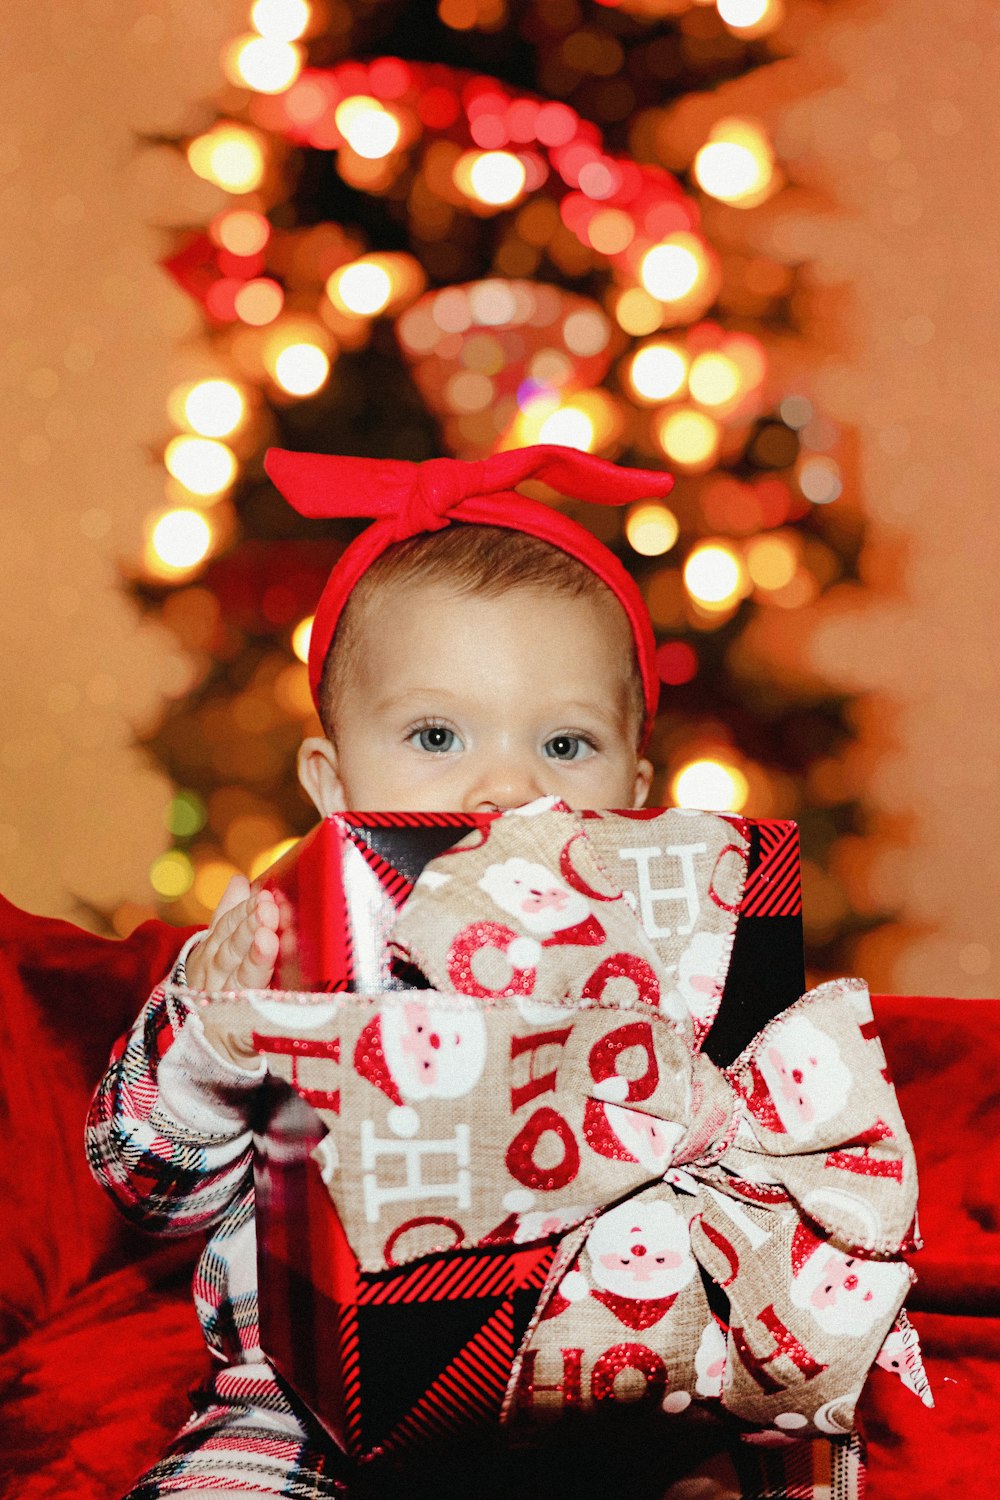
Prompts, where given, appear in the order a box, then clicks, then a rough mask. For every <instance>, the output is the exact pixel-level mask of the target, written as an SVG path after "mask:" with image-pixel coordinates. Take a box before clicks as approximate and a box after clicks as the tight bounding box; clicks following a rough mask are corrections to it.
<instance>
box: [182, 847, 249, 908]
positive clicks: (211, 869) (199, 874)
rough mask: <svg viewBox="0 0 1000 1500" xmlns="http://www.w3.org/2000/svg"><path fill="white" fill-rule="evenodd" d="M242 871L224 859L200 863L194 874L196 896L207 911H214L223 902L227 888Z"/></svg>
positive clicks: (207, 860)
mask: <svg viewBox="0 0 1000 1500" xmlns="http://www.w3.org/2000/svg"><path fill="white" fill-rule="evenodd" d="M239 874H240V871H239V869H238V868H237V867H236V865H234V864H231V863H230V862H229V860H224V859H206V860H203V861H199V863H198V865H197V866H196V868H195V873H194V882H193V886H194V895H195V897H196V899H197V900H198V901H199V902H200V903H201V905H202V906H203V907H204V908H205V910H206V911H214V910H215V908H216V907H217V906H218V904H219V902H220V901H221V900H222V897H223V894H224V893H225V889H226V886H227V885H228V884H229V882H230V881H231V880H232V878H233V876H234V875H239Z"/></svg>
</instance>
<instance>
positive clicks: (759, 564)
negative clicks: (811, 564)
mask: <svg viewBox="0 0 1000 1500" xmlns="http://www.w3.org/2000/svg"><path fill="white" fill-rule="evenodd" d="M801 551H802V548H801V545H800V544H798V538H797V537H796V538H795V539H794V540H793V538H792V537H791V536H789V535H788V534H787V533H779V532H773V533H771V534H770V535H764V536H757V537H753V538H752V539H751V540H750V541H749V542H748V543H747V550H746V563H747V572H748V573H749V574H750V577H751V578H752V579H753V581H754V583H755V584H756V585H757V587H758V588H760V589H765V590H768V591H771V590H776V589H783V588H784V587H785V586H786V584H789V583H791V581H792V579H793V578H794V577H795V574H796V571H797V570H798V566H799V557H800V556H801Z"/></svg>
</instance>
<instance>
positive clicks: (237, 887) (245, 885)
mask: <svg viewBox="0 0 1000 1500" xmlns="http://www.w3.org/2000/svg"><path fill="white" fill-rule="evenodd" d="M249 895H250V882H249V880H248V879H247V878H246V876H245V875H234V876H233V878H232V879H231V880H230V882H229V884H228V885H227V886H226V889H225V890H224V891H223V893H222V895H221V897H220V899H219V904H218V906H217V907H216V908H215V915H214V916H213V917H212V925H213V927H214V926H215V924H216V922H218V920H219V918H220V917H223V916H225V914H226V913H227V912H230V911H232V909H233V907H234V906H239V904H240V902H242V901H246V900H247V898H248V897H249Z"/></svg>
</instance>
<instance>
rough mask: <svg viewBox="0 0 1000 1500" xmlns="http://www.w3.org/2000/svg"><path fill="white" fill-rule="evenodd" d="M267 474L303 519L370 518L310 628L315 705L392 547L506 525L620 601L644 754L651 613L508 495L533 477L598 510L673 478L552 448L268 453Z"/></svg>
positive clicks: (558, 525)
mask: <svg viewBox="0 0 1000 1500" xmlns="http://www.w3.org/2000/svg"><path fill="white" fill-rule="evenodd" d="M264 467H265V468H266V470H267V472H268V474H269V475H270V477H271V479H272V480H273V481H274V483H275V485H276V486H277V487H278V489H279V490H280V491H281V493H282V494H283V495H284V497H285V499H286V500H287V501H288V502H289V503H290V504H291V505H292V506H294V508H295V509H296V510H297V511H298V512H299V514H300V515H303V516H315V517H320V516H323V517H326V516H343V517H354V516H370V517H372V519H373V520H374V522H375V524H374V526H369V528H368V529H367V531H363V532H362V533H361V535H360V536H359V537H357V538H356V539H355V540H354V541H353V542H352V543H351V545H350V546H349V547H348V548H347V550H346V551H345V552H344V554H343V556H342V557H341V558H340V560H339V562H338V563H337V564H336V566H335V567H334V569H333V571H332V572H331V574H330V577H329V578H328V579H327V582H326V586H325V588H324V589H323V593H322V596H321V598H320V601H319V604H318V605H317V607H316V618H315V620H314V622H313V628H312V640H311V642H310V646H309V684H310V687H311V688H312V694H313V700H314V701H315V703H316V705H317V707H318V706H319V688H320V679H321V677H322V674H323V667H324V664H325V662H326V657H327V653H328V651H329V649H330V644H331V642H332V640H333V634H334V631H335V630H336V628H337V621H338V620H339V619H340V616H341V613H342V611H343V608H344V605H345V604H346V603H347V600H348V596H349V595H350V593H351V590H352V589H353V588H354V585H355V584H356V583H357V582H358V580H359V579H360V578H361V576H362V574H364V573H365V572H366V571H367V570H368V568H370V567H371V565H372V563H373V562H374V561H375V559H376V558H377V557H380V556H381V554H382V553H383V552H385V551H386V549H387V548H389V547H391V546H392V545H393V543H395V542H402V541H405V540H406V539H407V538H408V537H413V536H420V535H421V534H422V533H423V532H429V531H440V530H441V529H442V528H443V527H445V526H447V525H449V524H450V523H451V522H452V521H463V522H472V523H473V524H478V525H480V526H503V527H506V528H507V530H509V531H521V532H525V533H526V534H527V535H528V536H535V537H538V538H539V539H540V540H541V541H543V542H549V543H550V544H551V545H552V546H553V547H558V548H559V549H560V550H561V551H562V552H567V553H569V555H570V557H575V558H576V559H577V561H578V562H582V563H583V564H584V565H585V566H586V567H588V568H589V569H590V570H591V572H592V573H595V574H596V575H597V577H598V578H599V579H600V580H601V582H602V583H605V584H607V586H608V588H609V589H610V590H611V592H612V593H613V594H614V595H615V597H616V598H617V599H618V601H619V603H620V604H621V606H622V608H623V609H624V611H625V613H626V615H627V616H628V621H629V624H630V626H631V627H632V635H633V638H634V640H635V651H636V657H637V659H638V663H639V672H640V675H641V677H642V691H643V699H644V702H645V706H646V712H645V718H644V722H643V731H642V743H643V745H644V746H645V743H646V741H647V740H648V738H649V732H650V730H651V728H652V724H653V719H654V717H655V716H656V707H657V701H658V699H659V690H660V684H659V678H658V675H657V671H656V660H655V652H656V642H655V640H654V637H653V627H652V624H651V622H650V618H649V611H648V610H647V608H646V605H645V603H644V601H643V598H642V595H641V594H640V592H639V589H638V586H637V585H636V582H635V580H634V578H632V576H631V575H630V574H629V573H628V572H626V570H625V568H624V567H623V566H622V564H621V563H620V562H619V561H618V559H617V557H615V555H614V553H612V552H609V551H608V549H607V547H605V546H604V545H603V544H602V543H601V542H599V541H598V540H597V538H596V537H595V536H593V535H592V533H591V532H589V531H587V530H586V529H585V528H584V527H583V526H579V525H577V523H576V522H575V521H571V520H570V519H569V517H568V516H565V515H563V513H562V512H561V511H558V510H553V509H552V508H551V507H550V506H548V505H544V504H542V503H541V502H540V501H538V500H530V499H528V497H527V496H525V495H518V494H515V493H514V489H515V486H516V485H519V484H522V483H523V482H524V481H525V480H527V479H540V480H542V481H543V482H544V483H545V484H548V485H551V486H552V488H553V489H555V490H558V491H559V492H560V493H561V494H564V495H567V496H569V497H570V498H572V499H574V500H586V501H589V502H590V503H591V504H595V505H629V504H631V503H632V502H633V501H635V500H644V499H648V498H649V497H650V496H654V495H656V496H660V495H666V494H667V493H668V492H669V491H670V489H671V487H672V485H673V482H674V481H673V476H672V475H670V474H664V473H662V472H658V471H654V470H649V469H619V468H616V467H615V465H614V464H613V463H610V462H609V461H608V460H607V459H604V458H597V457H595V456H594V454H592V453H581V452H578V451H577V449H575V448H562V447H557V446H555V445H554V444H548V445H546V446H540V447H535V448H514V449H511V450H510V451H509V452H506V453H496V454H494V455H493V456H492V457H491V458H486V459H483V460H482V461H481V462H479V463H466V462H464V461H463V460H462V459H457V458H432V459H428V460H426V461H425V462H424V463H407V462H405V461H403V460H401V459H375V458H338V457H334V456H333V455H332V454H326V453H293V452H291V451H290V450H288V449H284V448H271V449H269V450H268V452H267V454H266V455H265V458H264Z"/></svg>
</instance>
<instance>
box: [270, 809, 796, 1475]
mask: <svg viewBox="0 0 1000 1500" xmlns="http://www.w3.org/2000/svg"><path fill="white" fill-rule="evenodd" d="M657 816H658V813H657V810H653V811H651V812H644V813H641V814H631V815H628V821H627V822H626V821H625V819H622V820H621V822H622V825H623V829H624V834H623V837H622V838H621V839H620V840H619V842H620V843H621V844H622V851H621V857H620V859H619V868H618V869H617V870H616V871H615V877H616V879H619V880H620V881H621V884H622V887H623V889H625V890H626V891H627V892H628V893H629V899H630V901H631V903H632V904H633V905H634V907H635V909H636V910H638V911H639V912H641V913H642V916H643V920H644V921H645V922H646V924H647V927H649V925H650V924H652V925H653V926H655V925H656V924H657V923H659V924H665V923H667V922H668V921H669V922H671V923H673V924H675V925H676V926H677V927H678V929H679V930H684V929H683V922H684V919H685V917H686V916H690V914H691V910H692V908H691V902H692V893H693V885H692V882H693V875H692V870H691V869H690V868H689V865H690V860H691V858H692V856H690V855H687V854H685V853H684V850H683V848H681V847H680V846H679V845H670V846H669V847H663V846H662V839H661V841H660V843H659V844H658V843H657V842H656V841H655V840H652V839H650V838H647V839H646V840H645V841H644V838H643V833H644V829H645V828H648V825H649V822H650V820H651V819H653V818H655V817H657ZM490 821H491V819H490V817H488V816H486V817H477V816H464V815H459V814H355V813H345V814H343V815H342V816H338V817H334V818H328V819H326V820H324V821H323V822H322V823H321V824H319V825H318V827H317V828H316V829H314V830H313V832H312V833H311V834H310V835H308V836H307V837H306V838H305V839H303V840H302V842H301V843H300V844H299V845H298V846H297V847H296V848H295V849H294V850H292V851H291V852H290V853H289V854H288V855H286V856H285V857H284V859H283V860H281V861H280V862H279V863H278V864H277V865H276V866H274V867H273V869H272V870H270V871H269V872H267V874H266V875H265V876H264V877H263V882H262V883H263V884H264V885H266V886H267V887H268V888H269V889H271V890H272V891H273V892H274V893H275V895H276V897H277V900H278V903H279V908H280V911H281V951H280V955H279V960H278V968H277V972H276V975H275V980H274V986H275V989H276V990H281V991H299V992H301V991H309V992H311V993H312V994H317V993H320V992H323V991H326V992H330V991H343V990H357V991H360V992H363V993H365V994H373V993H378V992H380V991H383V990H388V989H392V988H409V987H411V986H412V985H413V984H414V982H415V980H416V982H417V983H421V982H425V981H421V980H420V979H419V976H414V975H413V974H412V973H406V972H401V971H400V970H399V969H398V968H395V969H394V966H393V963H392V961H391V959H390V953H389V949H388V945H387V936H388V932H389V929H390V926H391V924H392V921H393V919H394V917H395V915H396V913H397V911H398V909H399V908H400V906H401V905H402V904H403V902H404V901H405V899H406V897H407V895H408V894H409V893H410V892H411V891H412V889H413V887H414V884H415V882H416V881H417V879H418V877H419V875H420V873H421V871H422V870H423V869H424V867H425V866H426V865H427V864H428V863H429V862H430V861H431V860H432V859H435V858H436V857H438V856H439V855H441V854H442V853H443V852H444V851H445V850H447V849H449V848H450V847H451V846H452V845H454V844H455V843H457V842H458V841H459V840H460V839H462V838H463V837H465V836H466V835H469V834H470V833H471V832H472V831H473V830H475V829H476V828H477V827H480V828H481V827H483V826H484V825H486V824H488V823H489V822H490ZM733 825H734V829H738V831H739V835H740V837H739V839H738V840H737V842H735V843H734V844H733V845H732V846H731V848H732V850H733V851H734V855H735V856H736V857H739V858H741V859H743V860H745V861H746V873H745V879H743V877H742V873H741V877H740V885H741V889H742V896H741V899H740V902H739V911H738V914H736V919H735V935H734V939H733V946H732V952H731V957H730V959H729V963H728V970H727V972H726V980H725V988H724V991H723V994H722V998H721V1003H719V1005H718V1010H717V1014H716V1015H715V1019H714V1024H712V1025H711V1029H710V1030H709V1031H708V1035H707V1037H706V1038H705V1039H704V1041H705V1046H704V1050H705V1052H706V1054H707V1055H708V1056H710V1057H711V1058H712V1059H713V1061H715V1062H717V1063H719V1064H720V1065H725V1064H726V1063H728V1062H730V1061H731V1060H732V1059H733V1058H734V1057H736V1056H737V1054H738V1053H739V1052H740V1051H741V1049H742V1048H743V1047H744V1046H745V1044H746V1043H747V1042H748V1041H749V1040H750V1038H751V1037H752V1036H754V1035H755V1034H756V1032H757V1031H759V1029H760V1028H761V1026H762V1025H763V1024H764V1023H765V1022H766V1021H767V1020H768V1019H770V1018H771V1017H772V1016H774V1015H776V1014H777V1013H778V1012H780V1011H781V1010H782V1009H784V1008H785V1007H786V1006H787V1005H788V1004H790V1003H791V1002H792V1001H794V1000H795V999H796V998H797V997H798V996H799V995H800V994H801V993H802V990H803V988H804V975H803V957H802V929H801V894H800V883H799V856H798V832H797V829H796V826H795V825H794V824H793V823H789V822H779V821H756V822H755V821H752V820H745V819H734V820H733ZM660 827H662V825H658V828H660ZM625 835H627V837H626V836H625ZM685 847H686V846H685ZM727 847H728V846H727ZM731 857H732V856H731ZM664 930H666V929H665V928H664ZM717 998H718V997H716V999H717ZM713 1009H714V1005H713ZM261 1045H262V1046H264V1047H265V1048H266V1050H267V1051H269V1052H270V1053H271V1055H272V1057H275V1058H276V1059H277V1058H278V1057H280V1056H282V1055H283V1056H284V1057H285V1059H286V1063H287V1078H288V1082H287V1083H286V1082H283V1081H282V1080H281V1079H280V1078H277V1077H275V1078H273V1079H272V1080H271V1082H270V1084H269V1088H268V1092H267V1107H266V1110H265V1112H264V1118H263V1119H262V1120H261V1122H260V1129H259V1131H258V1134H257V1138H256V1145H257V1159H256V1181H257V1228H258V1244H259V1281H260V1312H261V1338H262V1344H263V1347H264V1349H265V1351H266V1352H267V1354H268V1356H269V1358H270V1359H271V1360H272V1362H273V1364H274V1366H275V1368H276V1369H277V1370H278V1372H279V1373H280V1374H281V1376H282V1377H283V1379H284V1380H285V1381H286V1382H287V1383H288V1384H289V1386H290V1387H291V1388H292V1389H293V1390H294V1391H295V1392H296V1393H297V1395H298V1396H299V1397H300V1399H301V1400H302V1401H303V1402H304V1403H305V1404H306V1405H307V1406H308V1407H309V1408H310V1409H311V1410H312V1411H313V1412H314V1413H315V1415H316V1416H317V1417H318V1418H319V1420H320V1421H321V1423H322V1424H323V1425H324V1427H325V1428H326V1430H327V1431H328V1432H329V1433H330V1434H331V1436H332V1437H333V1438H334V1439H335V1440H336V1441H337V1443H338V1444H340V1446H341V1447H343V1448H344V1449H345V1450H346V1451H348V1452H349V1453H351V1454H352V1455H354V1456H355V1457H359V1458H366V1457H370V1456H371V1455H373V1454H375V1453H380V1452H385V1451H389V1452H392V1451H398V1450H400V1449H402V1448H405V1447H407V1446H408V1445H411V1444H413V1443H417V1442H422V1441H425V1440H426V1439H428V1438H431V1437H434V1436H442V1435H444V1434H447V1433H448V1432H449V1431H453V1430H463V1431H467V1430H468V1429H469V1427H470V1426H471V1425H474V1424H475V1422H476V1421H477V1419H478V1420H479V1421H481V1422H483V1423H488V1424H495V1422H496V1420H497V1418H498V1415H499V1412H500V1408H501V1404H502V1402H503V1399H504V1394H505V1390H506V1387H507V1385H508V1382H509V1379H510V1373H511V1369H512V1365H513V1362H514V1358H515V1355H516V1352H517V1349H518V1347H519V1345H520V1343H521V1340H522V1337H523V1335H524V1333H525V1331H526V1329H527V1327H528V1324H529V1321H530V1320H531V1317H532V1314H533V1312H534V1310H535V1307H536V1303H537V1301H538V1297H539V1294H540V1291H541V1288H542V1286H543V1284H544V1283H545V1279H546V1276H547V1275H548V1273H549V1270H550V1268H551V1266H552V1262H553V1257H554V1255H555V1253H556V1242H555V1240H554V1239H550V1240H548V1241H542V1242H535V1243H533V1244H528V1245H514V1244H511V1243H509V1242H507V1243H503V1244H498V1245H495V1246H491V1245H485V1246H480V1247H477V1248H474V1249H463V1250H460V1251H455V1252H450V1253H448V1254H447V1255H431V1256H428V1257H424V1258H422V1259H420V1260H418V1261H416V1262H415V1263H411V1264H407V1265H405V1266H400V1267H393V1266H388V1267H387V1268H386V1269H385V1270H384V1271H377V1272H373V1271H371V1270H362V1269H361V1268H360V1266H359V1264H358V1261H357V1259H356V1258H355V1256H354V1254H353V1253H352V1250H351V1248H350V1246H349V1245H348V1243H347V1240H346V1237H345V1234H344V1231H343V1229H342V1227H341V1224H340V1222H339V1220H338V1216H337V1213H336V1211H335V1209H334V1207H333V1204H332V1203H331V1199H330V1195H329V1193H328V1192H327V1188H326V1185H325V1184H324V1182H323V1180H322V1177H321V1172H320V1168H319V1166H318V1165H317V1161H316V1160H315V1159H314V1158H313V1155H312V1153H313V1151H314V1149H315V1148H316V1146H317V1145H318V1143H319V1142H320V1141H321V1140H322V1139H323V1137H324V1135H325V1134H326V1130H325V1126H324V1124H323V1122H322V1120H321V1118H320V1116H319V1114H317V1110H322V1109H326V1110H328V1111H333V1112H336V1109H337V1107H338V1102H339V1101H338V1100H337V1099H336V1098H334V1097H333V1096H332V1095H331V1093H330V1091H329V1090H328V1089H326V1088H325V1087H321V1088H318V1089H317V1088H316V1087H315V1086H314V1085H315V1076H316V1075H317V1074H318V1073H321V1072H322V1071H323V1066H322V1065H323V1060H324V1058H329V1057H330V1056H331V1055H332V1053H331V1048H335V1047H336V1046H338V1045H339V1044H338V1043H337V1042H335V1041H330V1040H326V1041H317V1040H316V1039H315V1038H310V1037H309V1036H308V1035H299V1034H296V1035H290V1036H286V1037H277V1036H271V1037H268V1038H267V1039H266V1041H264V1042H262V1044H261ZM359 1192H360V1183H359Z"/></svg>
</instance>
